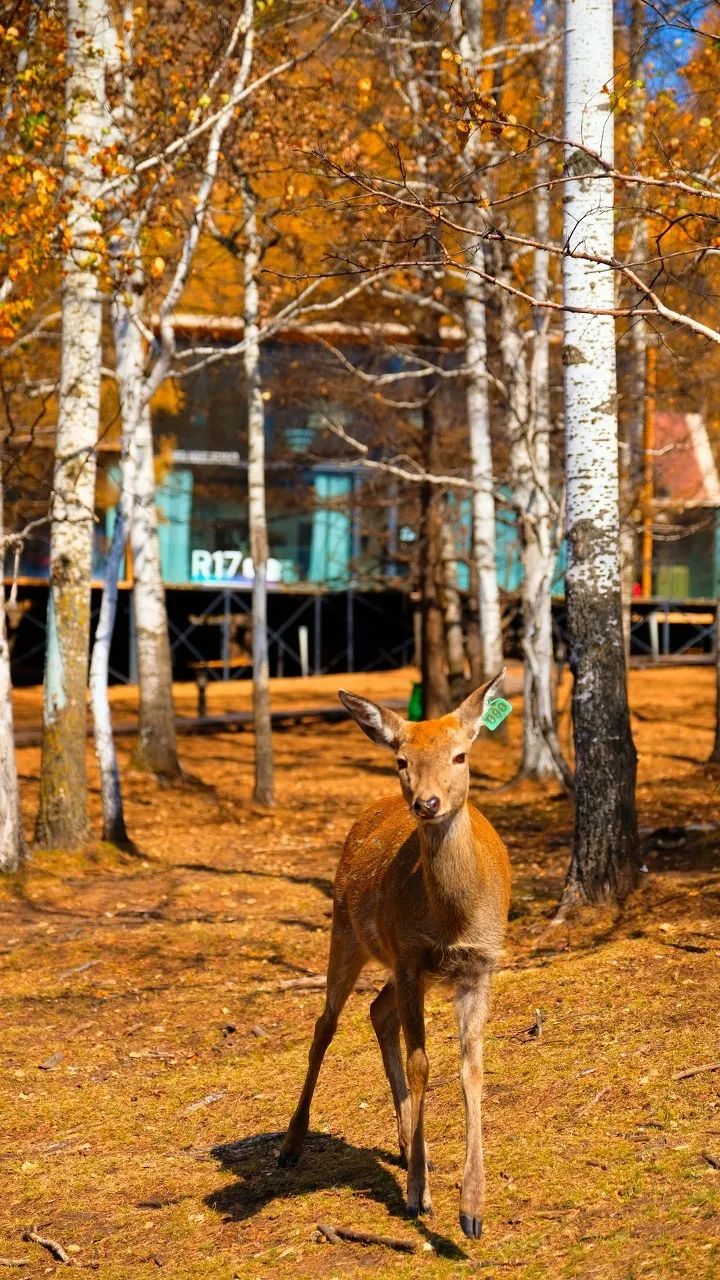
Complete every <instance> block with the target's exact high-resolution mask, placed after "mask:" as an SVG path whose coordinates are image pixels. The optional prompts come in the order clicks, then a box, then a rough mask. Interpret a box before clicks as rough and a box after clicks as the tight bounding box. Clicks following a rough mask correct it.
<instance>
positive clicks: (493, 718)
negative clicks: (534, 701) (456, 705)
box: [480, 698, 512, 730]
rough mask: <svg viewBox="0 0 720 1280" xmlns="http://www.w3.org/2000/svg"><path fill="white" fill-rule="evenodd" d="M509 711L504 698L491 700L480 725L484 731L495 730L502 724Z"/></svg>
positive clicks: (509, 706)
mask: <svg viewBox="0 0 720 1280" xmlns="http://www.w3.org/2000/svg"><path fill="white" fill-rule="evenodd" d="M511 711H512V707H511V705H510V703H509V702H506V701H505V699H504V698H493V700H492V702H491V703H490V706H489V707H488V709H487V711H486V712H485V714H484V715H483V717H482V719H481V721H480V723H481V724H484V725H485V728H486V729H490V730H492V729H497V727H498V725H501V724H502V722H503V720H504V719H505V718H506V717H507V716H509V715H510V712H511Z"/></svg>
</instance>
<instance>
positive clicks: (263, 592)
mask: <svg viewBox="0 0 720 1280" xmlns="http://www.w3.org/2000/svg"><path fill="white" fill-rule="evenodd" d="M242 195H243V207H244V213H245V236H246V248H245V257H244V261H243V287H244V303H243V313H244V318H245V335H244V336H245V351H244V356H243V359H244V366H245V393H246V396H247V415H248V521H249V526H250V555H251V557H252V562H253V589H252V654H253V722H254V726H255V788H254V792H253V798H254V800H255V801H256V803H257V804H262V805H272V804H273V803H274V799H275V789H274V782H273V748H272V730H271V720H270V666H269V658H268V629H267V561H268V533H267V516H266V512H265V411H264V406H263V398H262V384H261V380H260V323H259V322H260V300H259V293H258V272H259V269H260V236H259V233H258V226H257V211H256V200H255V193H254V191H253V189H252V186H251V184H250V180H249V179H248V178H247V177H245V178H244V180H243V182H242Z"/></svg>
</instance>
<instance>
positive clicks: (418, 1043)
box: [396, 974, 432, 1216]
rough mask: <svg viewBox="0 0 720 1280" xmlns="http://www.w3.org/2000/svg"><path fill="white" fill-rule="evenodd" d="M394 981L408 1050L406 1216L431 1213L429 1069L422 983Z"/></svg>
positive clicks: (407, 978) (418, 980) (413, 978)
mask: <svg viewBox="0 0 720 1280" xmlns="http://www.w3.org/2000/svg"><path fill="white" fill-rule="evenodd" d="M396 981H397V1005H398V1013H399V1014H400V1022H401V1024H402V1029H403V1035H404V1037H405V1048H406V1050H407V1079H408V1085H409V1087H410V1108H411V1118H410V1150H409V1153H408V1181H407V1187H408V1190H407V1207H408V1213H410V1214H412V1215H413V1216H417V1214H418V1213H432V1201H431V1199H430V1187H429V1185H428V1166H427V1155H426V1150H425V1131H424V1112H425V1090H426V1089H427V1082H428V1074H429V1066H428V1060H427V1054H426V1052H425V1010H424V992H423V986H422V979H421V978H420V976H419V975H417V974H412V975H409V974H408V975H404V976H403V977H399V976H398V978H397V979H396Z"/></svg>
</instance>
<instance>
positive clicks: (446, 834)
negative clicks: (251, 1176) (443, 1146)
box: [281, 676, 510, 1237]
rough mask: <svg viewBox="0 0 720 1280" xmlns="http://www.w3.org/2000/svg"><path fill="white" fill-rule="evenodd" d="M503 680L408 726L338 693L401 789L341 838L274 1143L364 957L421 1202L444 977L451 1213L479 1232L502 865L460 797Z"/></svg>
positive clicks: (294, 1148) (303, 1111)
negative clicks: (449, 1055)
mask: <svg viewBox="0 0 720 1280" xmlns="http://www.w3.org/2000/svg"><path fill="white" fill-rule="evenodd" d="M501 679H502V677H501V676H500V677H497V678H496V679H495V680H494V681H491V682H490V683H489V684H488V685H486V686H484V688H483V689H480V690H478V691H477V692H476V693H474V694H472V695H471V696H470V698H468V699H466V701H465V702H464V703H463V705H462V706H461V707H460V708H459V709H458V711H457V712H456V713H455V714H453V715H448V716H443V717H442V718H440V719H438V720H429V721H424V722H421V723H419V724H408V723H407V722H406V721H404V720H402V719H401V718H400V717H399V716H397V715H395V713H394V712H392V711H388V710H387V709H386V708H382V707H377V706H375V704H374V703H370V702H368V701H366V700H365V699H362V698H357V697H354V696H352V695H349V694H341V697H342V700H343V702H344V703H345V705H346V706H347V707H348V710H350V712H351V714H352V715H354V716H355V718H356V720H357V721H358V723H359V725H360V727H361V728H362V729H363V731H364V732H365V733H367V734H368V736H369V737H371V738H372V739H373V741H376V742H381V743H383V744H384V745H386V746H389V747H391V749H392V750H393V751H395V753H396V757H397V762H398V768H399V771H400V780H401V787H402V792H403V795H402V797H400V796H387V797H383V798H381V799H379V800H377V801H376V802H375V803H374V804H372V805H370V806H369V807H368V808H367V809H365V811H364V812H363V813H362V814H361V815H360V817H359V818H358V820H357V821H356V822H355V824H354V825H353V827H352V828H351V830H350V832H349V834H348V837H347V839H346V841H345V846H344V849H343V852H342V856H341V858H340V863H339V865H338V869H337V874H336V877H335V886H334V892H333V903H334V907H333V924H332V935H331V942H330V959H329V963H328V982H327V998H326V1005H325V1009H324V1011H323V1013H322V1014H321V1016H320V1018H319V1019H318V1022H317V1025H316V1028H315V1036H314V1039H313V1044H312V1047H311V1050H310V1059H309V1066H308V1073H307V1077H306V1081H305V1086H304V1088H303V1091H302V1093H301V1096H300V1101H299V1103H298V1106H297V1108H296V1110H295V1113H294V1115H293V1118H292V1120H291V1122H290V1126H289V1129H288V1133H287V1136H286V1139H285V1143H284V1145H283V1149H282V1152H281V1161H282V1162H283V1163H292V1162H294V1161H295V1160H297V1158H298V1157H299V1155H300V1151H301V1149H302V1145H303V1142H304V1139H305V1135H306V1133H307V1128H308V1123H309V1116H310V1102H311V1099H312V1094H313V1091H314V1088H315V1083H316V1081H317V1076H318V1073H319V1070H320V1065H321V1062H322V1058H323V1056H324V1053H325V1051H326V1049H327V1047H328V1045H329V1043H330V1040H331V1039H332V1036H333V1034H334V1031H335V1027H336V1026H337V1019H338V1016H339V1014H340V1011H341V1009H342V1006H343V1004H344V1003H345V1001H346V999H347V997H348V995H349V994H350V992H351V991H352V989H353V987H354V985H355V981H356V979H357V976H358V974H359V973H360V970H361V969H362V967H363V966H364V964H365V963H366V962H367V961H368V960H369V959H370V958H371V957H373V958H374V959H376V960H379V961H380V962H381V963H382V964H384V965H385V966H386V967H387V969H388V970H389V971H390V974H391V975H392V976H391V977H390V979H389V981H388V982H387V983H386V985H385V987H384V988H383V990H382V992H381V993H380V995H379V996H378V997H377V998H376V1000H375V1001H374V1002H373V1006H372V1009H371V1017H372V1022H373V1026H374V1028H375V1031H376V1034H377V1036H378V1040H379V1042H380V1048H381V1052H382V1056H383V1062H384V1065H385V1070H386V1073H387V1075H388V1079H389V1081H390V1086H391V1089H392V1094H393V1100H394V1103H395V1110H396V1115H397V1121H398V1134H399V1140H400V1149H401V1155H402V1156H403V1157H404V1158H406V1159H407V1162H408V1208H409V1210H410V1212H411V1213H417V1212H419V1211H426V1212H429V1211H430V1208H431V1202H430V1193H429V1187H428V1171H427V1154H426V1149H425V1141H424V1135H423V1114H424V1100H425V1089H426V1085H427V1078H428V1062H427V1055H426V1053H425V1029H424V1014H423V1003H424V991H425V988H426V986H427V984H428V983H430V982H435V981H440V982H445V983H450V984H452V986H453V988H454V990H455V1001H456V1009H457V1015H458V1024H459V1031H460V1042H461V1055H462V1072H461V1079H462V1084H463V1092H464V1098H465V1112H466V1123H467V1155H466V1163H465V1172H464V1175H463V1183H462V1189H461V1196H460V1220H461V1224H462V1227H463V1230H464V1231H465V1232H466V1234H467V1235H469V1236H471V1237H477V1236H479V1234H480V1230H481V1224H482V1216H481V1215H482V1206H483V1199H484V1172H483V1161H482V1138H481V1130H480V1095H481V1087H482V1033H483V1027H484V1022H485V1016H486V1012H487V995H488V984H489V978H490V974H491V972H492V969H493V967H494V966H495V964H496V963H497V960H498V958H499V955H500V950H501V947H502V943H503V937H504V932H505V926H506V921H507V912H508V905H509V896H510V866H509V862H508V856H507V851H506V849H505V846H504V845H503V843H502V841H501V839H500V837H499V836H498V834H497V832H496V831H495V830H494V828H493V827H492V826H491V824H490V823H489V822H488V821H487V819H486V818H485V817H483V815H482V814H481V813H480V812H479V810H478V809H476V808H475V806H474V805H472V804H471V803H470V802H469V800H468V787H469V769H468V764H467V754H468V752H469V750H470V747H471V745H472V742H473V740H474V738H475V737H476V735H477V733H478V732H479V728H480V720H481V716H482V713H483V709H484V708H485V707H486V706H487V704H488V702H489V700H490V699H491V697H492V693H493V691H494V689H495V688H496V687H497V686H498V685H499V683H500V681H501ZM400 1028H402V1031H403V1034H404V1038H405V1046H406V1053H407V1057H406V1070H407V1079H406V1076H405V1071H404V1070H403V1065H402V1057H401V1054H400V1044H399V1034H400Z"/></svg>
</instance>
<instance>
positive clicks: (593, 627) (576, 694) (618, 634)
mask: <svg viewBox="0 0 720 1280" xmlns="http://www.w3.org/2000/svg"><path fill="white" fill-rule="evenodd" d="M567 606H568V621H569V624H570V634H571V639H570V668H571V670H572V672H573V676H574V685H573V722H574V742H575V760H576V765H575V844H574V848H573V856H572V861H571V864H570V870H569V872H568V878H567V883H566V886H565V893H564V898H563V905H564V906H569V905H572V904H573V903H574V902H583V901H584V902H603V901H611V902H622V901H623V899H624V898H626V897H627V895H628V894H629V893H630V892H631V891H632V889H634V887H635V885H636V883H637V879H638V873H639V866H640V859H639V856H638V849H637V821H636V815H635V777H636V766H637V756H636V752H635V747H634V744H633V740H632V735H631V733H630V715H629V709H628V700H627V688H626V675H625V650H624V644H623V635H622V615H621V600H620V592H619V590H618V591H617V592H616V593H615V594H614V596H611V597H609V598H608V599H607V600H606V601H600V600H599V599H598V596H597V594H596V593H595V592H594V591H587V590H584V589H583V588H582V587H581V584H579V583H574V584H573V583H568V590H567Z"/></svg>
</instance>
